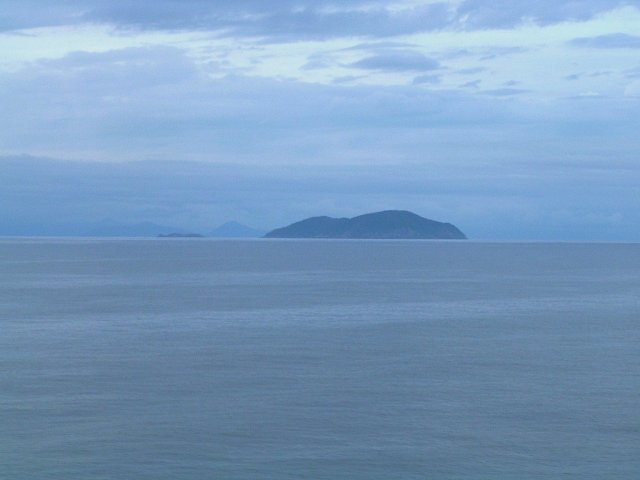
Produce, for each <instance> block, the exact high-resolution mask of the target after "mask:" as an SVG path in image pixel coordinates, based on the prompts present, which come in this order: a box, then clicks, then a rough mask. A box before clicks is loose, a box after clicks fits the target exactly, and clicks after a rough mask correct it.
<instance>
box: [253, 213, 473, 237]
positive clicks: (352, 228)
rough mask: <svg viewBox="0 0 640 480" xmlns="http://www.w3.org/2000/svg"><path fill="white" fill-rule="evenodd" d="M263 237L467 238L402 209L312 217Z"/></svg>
mask: <svg viewBox="0 0 640 480" xmlns="http://www.w3.org/2000/svg"><path fill="white" fill-rule="evenodd" d="M265 237H266V238H354V239H356V238H361V239H364V238H372V239H447V240H464V239H466V238H467V237H466V236H465V234H464V233H462V232H461V231H460V230H459V229H458V228H457V227H456V226H454V225H452V224H450V223H442V222H437V221H435V220H429V219H428V218H424V217H421V216H420V215H416V214H415V213H412V212H408V211H404V210H387V211H384V212H376V213H368V214H365V215H360V216H358V217H354V218H331V217H312V218H308V219H306V220H302V221H300V222H296V223H293V224H291V225H289V226H287V227H283V228H278V229H276V230H272V231H271V232H269V233H267V234H266V235H265Z"/></svg>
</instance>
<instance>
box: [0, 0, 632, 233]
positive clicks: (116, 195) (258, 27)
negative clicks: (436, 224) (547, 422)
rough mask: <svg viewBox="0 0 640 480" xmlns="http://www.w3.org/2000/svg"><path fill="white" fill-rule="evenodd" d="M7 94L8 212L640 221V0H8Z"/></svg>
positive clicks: (195, 221) (518, 224)
mask: <svg viewBox="0 0 640 480" xmlns="http://www.w3.org/2000/svg"><path fill="white" fill-rule="evenodd" d="M53 3H55V5H51V4H53ZM45 4H49V5H48V6H46V7H44V6H43V5H45ZM0 108H1V110H2V115H1V116H0V234H2V233H4V234H7V233H12V232H13V233H28V232H30V231H35V230H38V228H37V227H38V226H40V227H42V226H43V225H44V226H48V227H47V228H49V230H47V228H45V229H44V230H43V229H42V228H40V230H39V231H51V232H54V231H56V232H58V231H62V230H63V229H64V228H65V226H68V225H71V224H78V225H79V224H83V223H91V222H99V221H101V220H103V219H114V220H117V221H122V222H123V223H136V222H140V221H153V222H156V223H164V224H169V225H175V226H179V227H184V228H188V229H200V230H210V229H211V228H212V227H215V226H216V225H218V224H220V223H222V222H225V221H227V220H237V221H240V222H243V223H246V224H249V225H252V226H255V227H259V228H271V227H276V226H280V225H281V224H285V223H290V222H292V221H295V220H298V219H301V218H304V217H307V216H311V215H324V214H327V215H334V216H353V215H357V214H360V213H366V212H369V211H375V210H382V209H390V208H401V209H408V210H412V211H415V212H416V213H419V214H421V215H423V216H426V217H430V218H434V219H437V220H444V221H450V222H453V223H455V224H456V225H458V226H459V227H460V228H461V229H462V230H463V231H465V233H467V234H468V235H469V236H470V237H472V238H480V239H553V240H570V239H578V240H589V239H593V240H635V241H638V240H640V208H638V206H639V205H638V203H639V202H638V199H640V162H639V160H640V158H639V152H640V133H639V132H640V0H580V1H576V0H538V1H535V2H533V1H530V0H529V1H524V0H450V1H448V0H444V1H431V0H422V1H420V0H404V1H403V0H397V1H393V0H369V1H366V0H340V1H339V2H337V1H334V2H332V1H324V0H313V1H312V0H234V1H229V2H224V1H212V0H136V1H135V2H134V1H130V0H128V1H124V0H121V1H118V0H66V1H58V2H42V1H41V0H2V8H1V9H0Z"/></svg>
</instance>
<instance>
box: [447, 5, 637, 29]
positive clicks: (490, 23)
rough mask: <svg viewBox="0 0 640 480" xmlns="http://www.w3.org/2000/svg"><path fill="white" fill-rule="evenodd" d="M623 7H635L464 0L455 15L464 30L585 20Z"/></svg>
mask: <svg viewBox="0 0 640 480" xmlns="http://www.w3.org/2000/svg"><path fill="white" fill-rule="evenodd" d="M623 6H636V2H635V1H634V0H579V1H576V0H536V1H520V0H516V1H514V0H465V1H463V2H462V3H461V5H460V7H459V8H458V10H457V18H458V19H459V21H460V22H461V23H462V24H463V25H464V27H465V28H467V29H490V28H513V27H515V26H518V25H521V24H524V23H529V22H531V23H535V24H538V25H549V24H554V23H560V22H566V21H585V20H589V19H590V18H593V17H594V16H595V15H597V14H599V13H603V12H607V11H611V10H613V9H616V8H620V7H623Z"/></svg>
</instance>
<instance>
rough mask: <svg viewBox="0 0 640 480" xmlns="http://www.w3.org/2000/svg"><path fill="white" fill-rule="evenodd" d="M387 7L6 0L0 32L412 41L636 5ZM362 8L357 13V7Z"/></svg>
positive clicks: (238, 0)
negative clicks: (88, 30) (77, 28)
mask: <svg viewBox="0 0 640 480" xmlns="http://www.w3.org/2000/svg"><path fill="white" fill-rule="evenodd" d="M393 5H394V2H393V1H392V0H342V1H340V2H336V1H330V0H273V1H269V2H265V1H257V0H235V1H234V2H217V1H208V0H181V1H175V0H138V1H136V2H131V1H129V0H67V1H65V2H55V3H50V4H48V5H47V7H46V8H43V6H42V2H40V1H37V0H4V2H3V9H2V12H1V13H0V30H14V29H21V28H29V27H38V26H48V25H61V24H76V23H79V22H94V23H95V22H98V23H108V24H112V25H116V26H119V27H123V28H141V29H160V30H224V31H226V32H227V34H230V35H236V36H258V37H265V38H270V39H274V40H277V39H296V38H301V39H302V38H328V37H338V36H350V37H352V36H373V37H385V36H390V35H400V34H410V33H416V32H425V31H433V30H439V29H447V28H452V29H486V28H511V27H514V26H517V25H519V24H522V23H523V22H534V23H538V24H542V25H545V24H552V23H558V22H563V21H568V20H577V21H581V20H587V19H589V18H592V17H593V16H594V15H596V14H598V13H602V12H605V11H608V10H611V9H614V8H617V7H621V6H625V5H635V2H634V0H581V1H579V2H577V1H575V0H538V1H535V2H532V1H525V0H464V1H463V2H461V3H460V4H457V3H454V2H448V1H442V2H438V3H427V4H424V5H419V6H416V7H413V8H409V9H407V8H405V9H396V8H390V7H392V6H393ZM365 6H366V7H368V8H366V9H363V8H361V7H365Z"/></svg>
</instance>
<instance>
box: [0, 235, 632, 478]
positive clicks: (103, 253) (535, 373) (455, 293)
mask: <svg viewBox="0 0 640 480" xmlns="http://www.w3.org/2000/svg"><path fill="white" fill-rule="evenodd" d="M636 478H640V244H613V243H600V244H597V243H489V242H473V241H450V242H447V241H384V240H371V241H368V240H350V241H349V240H344V241H342V240H214V239H69V238H67V239H63V238H43V239H19V238H5V239H2V240H0V479H2V480H49V479H51V480H54V479H55V480H98V479H100V480H114V479H115V480H129V479H130V480H165V479H166V480H169V479H171V480H191V479H194V480H195V479H198V480H200V479H214V480H218V479H248V480H253V479H255V480H261V479H274V480H275V479H278V480H286V479H292V480H293V479H296V480H297V479H319V480H322V479H327V480H329V479H331V480H334V479H349V480H359V479H371V480H374V479H380V480H382V479H384V480H403V479H416V480H418V479H421V480H422V479H460V480H461V479H492V480H493V479H496V480H500V479H518V480H522V479H581V480H582V479H636Z"/></svg>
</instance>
